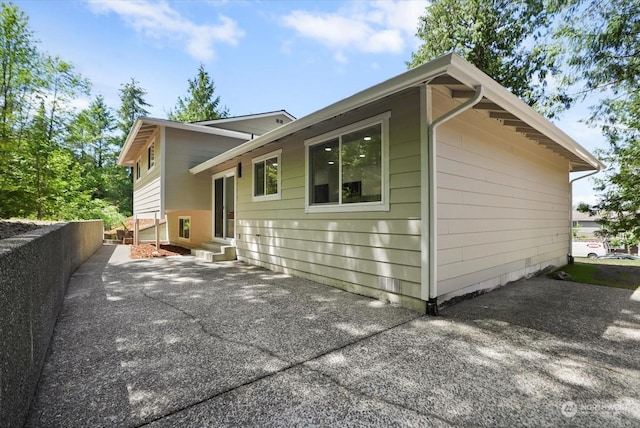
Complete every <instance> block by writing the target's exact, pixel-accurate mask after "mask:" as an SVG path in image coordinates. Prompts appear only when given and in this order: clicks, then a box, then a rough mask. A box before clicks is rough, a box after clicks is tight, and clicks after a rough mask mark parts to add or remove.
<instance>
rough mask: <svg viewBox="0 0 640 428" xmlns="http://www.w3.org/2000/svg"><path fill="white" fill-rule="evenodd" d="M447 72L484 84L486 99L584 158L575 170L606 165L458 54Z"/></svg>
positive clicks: (468, 82) (543, 137)
mask: <svg viewBox="0 0 640 428" xmlns="http://www.w3.org/2000/svg"><path fill="white" fill-rule="evenodd" d="M447 74H448V75H449V76H451V77H452V78H454V79H456V80H458V81H459V82H461V83H463V84H464V85H466V86H468V87H470V88H472V87H475V86H477V85H482V86H483V88H484V97H485V98H486V99H487V100H489V101H491V102H492V103H494V104H496V105H498V106H499V107H501V108H502V110H504V111H506V112H508V113H509V114H511V115H513V116H515V117H517V118H518V119H519V120H520V121H522V122H523V123H524V124H525V126H526V127H527V128H530V129H531V134H540V136H541V138H540V139H539V140H541V141H549V142H550V143H551V144H556V145H558V146H560V147H562V148H563V149H565V150H567V151H568V152H570V153H572V154H573V155H575V156H576V157H577V158H579V159H581V160H582V161H584V164H583V165H574V164H573V163H572V168H573V167H575V168H576V169H575V171H590V170H598V171H599V170H602V169H604V168H605V165H604V164H603V163H602V162H600V161H599V160H598V159H596V158H595V157H594V156H593V155H591V154H590V153H589V152H588V150H586V149H585V148H584V147H582V146H581V145H580V144H578V143H577V142H576V141H575V140H573V138H571V137H570V136H569V135H567V134H566V133H565V132H564V131H562V130H561V129H560V128H558V127H557V126H555V125H554V124H553V123H551V122H550V121H549V120H548V119H546V118H545V117H543V116H542V115H541V114H540V113H538V112H537V111H535V110H534V109H533V108H531V107H530V106H529V105H528V104H526V103H525V102H524V101H522V100H521V99H519V98H518V97H516V96H515V95H513V94H512V93H511V92H509V91H508V90H506V89H505V88H503V87H502V86H501V85H500V84H499V83H497V82H496V81H495V80H493V79H492V78H491V77H489V76H488V75H486V74H485V73H483V72H481V71H480V70H479V69H477V68H476V67H474V66H473V65H471V64H470V63H468V62H466V61H464V60H463V59H462V58H461V57H459V56H457V55H454V56H453V57H452V63H451V67H450V68H449V71H448V73H447ZM478 107H481V106H478ZM516 130H518V127H516ZM518 131H519V130H518Z"/></svg>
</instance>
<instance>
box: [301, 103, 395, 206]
mask: <svg viewBox="0 0 640 428" xmlns="http://www.w3.org/2000/svg"><path fill="white" fill-rule="evenodd" d="M389 117H390V113H389V112H387V113H383V114H381V115H378V116H375V117H372V118H369V119H366V120H363V121H361V122H358V123H354V124H352V125H349V126H346V127H344V128H340V129H338V130H336V131H333V132H330V133H327V134H323V135H320V136H318V137H314V138H312V139H310V140H307V141H306V142H305V145H306V146H307V162H306V164H307V195H306V200H307V204H306V211H307V212H327V211H388V210H389V196H388V192H389V185H388V169H389V168H388V165H389V148H388V144H389V143H388V140H389V138H388V128H389V127H388V122H389Z"/></svg>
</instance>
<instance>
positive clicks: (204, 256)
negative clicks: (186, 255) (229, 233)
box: [191, 242, 236, 263]
mask: <svg viewBox="0 0 640 428" xmlns="http://www.w3.org/2000/svg"><path fill="white" fill-rule="evenodd" d="M202 247H203V248H195V249H193V250H191V254H192V255H194V256H196V258H198V259H200V260H203V261H205V262H210V263H211V262H220V261H226V260H235V259H236V247H234V246H231V245H222V244H216V243H213V242H211V243H206V244H202Z"/></svg>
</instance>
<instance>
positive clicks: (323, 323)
mask: <svg viewBox="0 0 640 428" xmlns="http://www.w3.org/2000/svg"><path fill="white" fill-rule="evenodd" d="M128 251H129V248H128V247H125V246H104V247H102V248H101V249H99V250H98V252H97V253H96V254H95V255H94V256H93V257H92V258H91V259H89V261H87V262H86V263H85V264H84V265H82V266H81V267H80V269H78V270H77V271H76V273H75V274H74V275H73V277H72V279H71V283H70V285H69V289H68V292H67V296H66V300H65V304H64V308H63V310H62V313H61V315H60V317H59V319H58V323H57V325H56V329H55V333H54V337H53V339H52V344H51V348H50V353H49V356H48V359H47V362H46V364H45V367H44V370H43V373H42V377H41V379H40V385H39V388H38V393H37V396H36V398H35V399H34V403H33V406H32V408H31V412H30V416H29V419H28V422H27V426H30V427H52V426H58V427H63V426H64V427H86V426H124V427H137V426H144V425H150V426H154V427H155V426H167V427H169V426H193V427H201V426H332V425H336V426H344V425H353V426H400V425H402V426H417V425H419V426H425V425H426V426H431V425H433V426H470V425H471V426H516V425H552V426H594V427H601V426H630V427H631V426H638V425H640V353H639V352H638V349H640V291H636V292H632V291H629V290H621V289H611V288H606V287H599V286H591V285H583V284H577V283H572V282H561V281H554V280H549V279H546V278H535V279H531V280H528V281H520V282H517V283H514V284H511V285H508V286H506V287H503V288H502V289H499V290H496V291H494V292H492V293H489V294H486V295H483V296H480V297H478V298H475V299H472V300H467V301H464V302H462V303H459V304H457V305H455V306H452V307H450V308H447V309H445V310H444V311H443V314H442V315H443V316H441V317H426V316H421V315H420V314H417V313H414V312H411V311H408V310H405V309H402V308H398V307H394V306H391V305H386V304H383V303H381V302H379V301H376V300H371V299H368V298H365V297H362V296H357V295H354V294H350V293H346V292H343V291H341V290H338V289H334V288H331V287H327V286H324V285H320V284H316V283H313V282H310V281H306V280H301V279H298V278H292V277H289V276H286V275H281V274H277V273H273V272H270V271H266V270H263V269H260V268H256V267H252V266H247V265H244V264H242V263H237V262H233V263H218V264H209V263H202V262H198V261H197V260H196V259H194V258H193V257H172V258H165V259H150V260H137V261H132V260H129V258H128Z"/></svg>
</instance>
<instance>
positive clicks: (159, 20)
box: [89, 0, 245, 61]
mask: <svg viewBox="0 0 640 428" xmlns="http://www.w3.org/2000/svg"><path fill="white" fill-rule="evenodd" d="M89 6H90V8H91V10H92V11H93V12H94V13H105V14H106V13H111V12H113V13H115V14H117V15H119V16H120V17H121V18H122V19H123V20H124V21H125V22H126V23H127V24H128V25H130V26H131V27H132V28H133V29H135V30H136V31H137V32H139V33H142V34H144V35H145V36H146V37H149V38H153V39H156V40H163V39H172V40H177V41H181V42H184V43H185V45H186V50H187V52H188V53H189V55H191V56H192V57H194V58H196V59H198V60H200V61H209V60H211V59H213V57H214V56H215V50H214V44H215V43H218V42H219V43H227V44H230V45H237V44H238V41H239V40H240V38H242V37H243V36H244V34H245V33H244V31H243V30H242V29H240V28H239V27H238V24H237V23H236V22H235V21H234V20H232V19H231V18H228V17H226V16H224V15H218V23H217V24H216V25H212V24H197V23H195V22H193V21H191V20H189V19H187V18H186V17H184V16H182V15H181V14H180V13H179V12H178V11H176V10H175V9H173V8H171V6H170V5H169V3H167V2H166V1H160V2H152V1H148V0H140V1H102V0H89Z"/></svg>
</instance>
